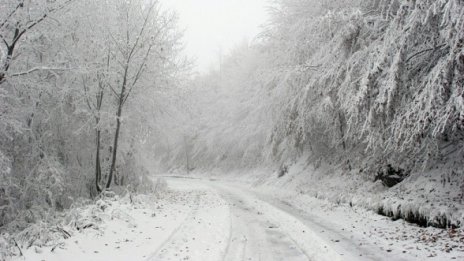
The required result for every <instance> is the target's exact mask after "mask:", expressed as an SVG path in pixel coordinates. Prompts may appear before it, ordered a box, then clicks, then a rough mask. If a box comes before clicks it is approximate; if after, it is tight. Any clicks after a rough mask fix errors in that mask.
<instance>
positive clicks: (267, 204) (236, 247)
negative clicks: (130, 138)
mask: <svg viewBox="0 0 464 261" xmlns="http://www.w3.org/2000/svg"><path fill="white" fill-rule="evenodd" d="M167 181H168V186H169V189H168V190H167V191H165V192H164V193H163V194H162V196H160V197H150V196H134V197H125V198H122V199H118V198H106V199H104V200H100V201H98V202H97V203H96V204H95V205H94V206H87V207H83V208H81V209H78V210H75V211H78V212H79V213H80V216H81V218H80V219H78V220H82V217H89V218H88V220H93V221H94V220H100V221H99V223H98V225H95V226H90V227H88V228H86V229H82V228H83V227H85V224H86V223H85V222H80V223H79V224H80V225H78V226H76V223H71V224H69V223H67V224H66V225H64V226H63V229H64V230H66V231H68V232H69V233H70V234H71V237H70V238H68V239H65V240H62V241H60V242H58V243H56V242H55V243H54V244H48V246H45V247H37V246H33V247H31V248H29V249H25V247H24V246H23V252H24V256H23V257H16V258H14V260H47V261H48V260H51V261H53V260H160V261H161V260H198V261H203V260H211V261H216V260H217V261H220V260H225V261H236V260H266V261H268V260H269V261H271V260H285V261H300V260H316V261H317V260H322V261H324V260H330V261H332V260H334V261H336V260H389V261H390V260H453V259H456V260H464V241H463V240H464V239H463V234H462V230H443V229H437V228H420V227H417V226H415V225H411V224H408V223H406V222H404V221H401V220H397V221H394V222H393V221H392V220H391V219H389V218H386V217H382V216H379V215H377V214H376V213H374V212H372V211H368V210H366V209H365V208H361V207H357V206H350V205H348V204H337V203H334V202H330V201H329V200H321V199H317V198H315V197H313V196H312V195H309V194H306V193H303V191H300V190H289V189H286V186H285V185H284V184H280V185H281V187H277V186H276V185H275V184H274V185H271V184H267V185H266V186H264V185H261V186H259V187H256V186H255V187H253V186H250V185H249V184H250V183H248V184H247V183H244V182H231V181H225V180H223V179H221V180H218V179H205V178H190V179H189V178H184V177H181V178H176V177H169V178H167ZM250 181H251V180H248V182H250ZM255 182H257V183H260V182H259V181H258V180H255ZM257 183H256V184H257ZM261 184H262V182H261ZM131 199H132V200H131ZM71 216H72V215H71ZM71 220H76V219H71ZM84 220H86V219H85V218H84ZM74 227H80V228H81V229H80V230H76V229H73V228H74Z"/></svg>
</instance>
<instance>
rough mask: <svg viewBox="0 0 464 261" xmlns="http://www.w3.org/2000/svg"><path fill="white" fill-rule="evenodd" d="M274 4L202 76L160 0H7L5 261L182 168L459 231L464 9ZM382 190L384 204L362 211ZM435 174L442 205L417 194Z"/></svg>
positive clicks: (1, 5)
mask: <svg viewBox="0 0 464 261" xmlns="http://www.w3.org/2000/svg"><path fill="white" fill-rule="evenodd" d="M244 8H246V7H244ZM267 11H268V13H269V17H270V18H269V21H268V22H267V23H266V24H265V25H263V26H262V31H261V32H260V34H259V36H258V37H256V39H253V40H252V41H244V42H243V43H242V44H240V45H239V46H236V47H235V48H234V49H233V50H231V51H230V52H229V53H228V54H227V55H226V56H225V57H224V59H222V61H221V64H220V66H219V68H218V69H217V70H211V71H209V72H207V73H202V74H199V73H196V72H195V71H194V70H193V68H194V67H193V64H194V63H195V61H194V60H193V59H191V58H190V57H188V56H187V55H185V53H184V51H183V50H184V46H185V43H184V40H183V29H182V28H181V27H180V26H179V24H178V19H179V17H178V14H176V12H174V11H172V10H168V9H166V8H164V7H163V5H162V4H160V3H159V2H158V1H157V0H112V1H93V0H53V1H51V0H34V1H31V0H2V1H1V2H0V250H2V249H3V250H2V251H1V252H4V253H5V254H2V253H0V260H3V258H5V260H7V255H13V256H14V255H15V254H14V253H16V252H17V251H18V249H19V251H20V252H21V255H22V252H23V251H24V249H25V248H26V247H24V246H22V247H20V246H18V244H19V245H21V243H20V242H19V239H18V238H22V239H24V238H28V237H30V234H31V233H33V232H31V231H34V229H31V227H35V230H37V227H39V228H38V229H39V230H40V229H44V227H47V226H49V225H50V224H55V222H56V220H57V218H58V217H59V216H60V215H62V214H63V213H67V212H68V211H70V210H72V209H74V208H76V207H82V206H84V205H86V204H93V203H92V202H95V201H97V200H99V199H101V198H102V197H105V194H108V193H110V191H111V193H115V194H117V195H120V196H121V197H123V195H125V194H128V195H130V196H131V199H130V200H131V202H132V200H133V199H132V195H136V194H146V193H154V192H156V190H157V189H158V188H159V187H160V186H164V184H162V183H164V181H160V180H156V179H154V178H153V176H157V175H169V174H172V175H174V174H175V175H180V176H184V175H187V176H189V175H190V176H192V175H193V176H195V177H197V176H199V177H202V173H216V174H217V173H220V174H218V176H219V177H222V178H225V179H236V180H247V178H249V179H253V178H256V180H257V181H256V180H254V181H253V182H258V183H266V181H269V182H271V181H272V180H277V182H278V180H279V179H280V180H282V179H285V178H287V179H288V180H289V181H288V182H289V183H291V182H293V184H295V185H298V186H301V184H303V183H304V184H309V185H307V186H309V187H307V191H310V192H311V193H309V192H308V193H309V194H315V195H316V197H317V198H323V199H325V200H332V201H336V202H338V203H340V201H342V203H346V204H349V205H350V206H351V205H358V206H359V207H363V208H366V209H370V210H373V211H374V212H377V213H379V214H381V215H384V216H389V217H392V218H394V219H395V220H396V219H405V220H407V221H410V222H412V223H416V224H419V225H420V226H429V225H430V226H434V227H438V228H444V229H446V228H453V229H454V228H459V227H460V226H461V225H462V222H464V204H463V200H464V176H463V175H464V173H463V170H462V166H463V164H464V48H463V47H464V2H463V1H462V0H337V1H332V0H323V1H321V0H273V1H271V2H270V4H269V7H268V10H267ZM205 41H207V39H205ZM308 169H312V170H313V172H314V173H316V172H317V173H319V174H314V175H315V176H314V175H313V174H311V175H313V176H311V175H309V176H308V175H305V174H304V173H303V172H305V171H308ZM328 172H330V174H327V173H328ZM238 173H239V174H238ZM247 173H251V174H247ZM253 173H254V174H253ZM256 173H258V174H256ZM326 174H327V175H326ZM206 176H208V177H209V174H208V175H206ZM311 177H313V178H314V177H317V179H312V178H311ZM293 180H296V181H293ZM345 181H346V182H345ZM379 182H380V185H379V186H382V188H381V189H379V191H380V192H379V193H385V194H381V195H382V197H383V199H379V200H377V201H375V200H374V201H375V202H374V201H371V200H370V199H369V202H367V200H365V201H363V197H365V196H366V195H365V194H363V193H373V194H375V193H377V191H376V190H375V189H372V188H371V187H370V186H371V185H372V184H379ZM419 182H422V183H420V184H425V185H424V186H426V187H427V188H429V187H441V186H443V191H441V192H440V193H442V194H439V195H438V194H431V196H430V198H427V202H425V201H424V202H425V203H424V204H425V205H427V206H430V207H429V208H428V209H427V210H424V209H423V208H421V205H422V206H423V204H422V203H420V202H422V201H414V202H415V203H414V204H412V203H411V204H410V205H407V206H406V203H404V202H403V201H402V200H404V201H407V200H408V198H406V199H405V198H404V197H403V194H401V193H403V192H404V191H408V196H406V197H411V198H420V197H423V196H422V195H423V194H424V195H426V194H427V193H429V192H428V191H422V192H417V191H415V190H413V189H412V188H413V187H416V186H418V184H419ZM312 184H313V185H312ZM398 184H400V185H398ZM332 185H333V186H332ZM327 186H330V187H327ZM399 186H402V187H399ZM367 187H369V189H368V190H369V192H366V188H367ZM344 189H345V190H346V191H347V192H346V193H347V194H346V193H345V192H343V193H345V194H343V195H342V196H340V195H338V194H337V196H333V195H334V193H335V192H337V191H345V190H344ZM289 190H290V188H289ZM372 190H374V192H372ZM438 190H440V189H438ZM430 191H431V190H430ZM337 193H338V192H337ZM409 193H412V194H411V195H409ZM420 193H422V194H420ZM434 193H437V192H434ZM445 194H446V195H445ZM347 195H348V196H347ZM369 195H370V194H369ZM134 197H135V196H134ZM366 197H367V196H366ZM385 197H387V199H385ZM391 198H400V199H399V201H395V202H396V203H391V202H390V201H388V200H390V199H391ZM386 200H387V201H386ZM429 200H430V201H431V202H429ZM434 200H435V201H434ZM398 202H400V203H398ZM401 202H403V203H401ZM417 202H419V203H417ZM442 203H443V205H442ZM434 204H435V206H434ZM437 204H438V205H440V208H439V210H437V209H436V208H435V207H436V205H437ZM24 231H26V232H27V233H29V234H27V233H26V234H24ZM18 233H19V234H18ZM41 233H42V232H41ZM66 233H67V232H66ZM15 235H21V236H19V237H15ZM17 241H18V242H19V243H18V242H17ZM43 243H44V244H45V241H44V242H43ZM31 245H32V243H31ZM458 246H459V247H463V243H462V242H460V243H459V244H458ZM6 249H8V251H7V250H6ZM21 249H22V251H21ZM16 254H17V253H16ZM31 260H32V259H31ZM47 260H48V259H47ZM143 260H144V259H143ZM153 260H164V259H162V258H160V259H153ZM166 260H167V259H166ZM199 260H201V259H199ZM205 260H206V259H205ZM211 260H214V259H211ZM218 260H219V259H218ZM282 260H285V259H282ZM320 260H324V259H320ZM328 260H330V259H328ZM443 260H445V259H443Z"/></svg>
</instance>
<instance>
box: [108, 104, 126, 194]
mask: <svg viewBox="0 0 464 261" xmlns="http://www.w3.org/2000/svg"><path fill="white" fill-rule="evenodd" d="M122 105H123V104H122V99H120V103H119V107H118V113H117V114H116V116H117V119H116V133H115V135H114V141H113V156H112V159H111V168H110V175H109V176H108V182H107V183H106V188H107V189H109V188H110V187H111V182H112V181H113V175H114V171H115V168H116V157H117V154H118V142H119V132H120V131H121V115H122Z"/></svg>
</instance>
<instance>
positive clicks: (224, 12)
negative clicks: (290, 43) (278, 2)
mask: <svg viewBox="0 0 464 261" xmlns="http://www.w3.org/2000/svg"><path fill="white" fill-rule="evenodd" d="M267 2H268V0H161V3H162V5H163V6H164V7H167V8H172V9H174V10H176V11H177V12H178V14H179V16H180V26H181V27H182V28H184V29H185V30H186V32H185V42H186V49H187V50H186V51H187V54H188V55H189V56H191V57H194V58H196V60H197V70H198V71H199V72H207V71H208V70H210V69H212V68H217V66H218V64H219V54H220V53H221V50H222V53H223V54H227V53H228V51H229V50H230V49H231V48H232V47H234V46H235V45H237V44H239V43H241V42H243V41H244V40H247V41H251V40H253V38H254V37H255V36H256V35H257V34H258V33H259V31H260V26H261V25H262V24H263V23H264V22H265V21H266V19H267V15H266V5H267V4H266V3H267Z"/></svg>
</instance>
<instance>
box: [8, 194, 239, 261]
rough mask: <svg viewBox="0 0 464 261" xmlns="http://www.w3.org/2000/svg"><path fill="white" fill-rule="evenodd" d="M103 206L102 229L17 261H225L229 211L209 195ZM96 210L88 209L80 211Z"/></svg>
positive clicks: (91, 229) (100, 213) (80, 233)
mask: <svg viewBox="0 0 464 261" xmlns="http://www.w3.org/2000/svg"><path fill="white" fill-rule="evenodd" d="M135 199H136V200H137V201H138V202H136V203H131V202H130V200H129V198H125V199H117V198H115V199H114V200H104V201H99V202H97V204H96V205H97V207H98V209H99V211H98V213H94V212H93V211H92V214H94V215H97V216H98V219H101V223H100V224H99V225H98V226H92V227H89V228H87V229H84V230H81V231H76V230H74V231H73V229H72V228H71V227H70V226H65V227H64V229H65V230H67V231H72V236H71V237H70V238H68V239H66V240H63V241H61V242H59V243H53V244H52V245H49V246H46V247H43V248H39V247H31V248H29V249H27V250H23V252H24V256H22V257H16V258H14V259H13V260H47V261H54V260H56V261H60V260H61V261H62V260H70V261H71V260H95V261H98V260H102V261H103V260H112V261H118V260H121V261H123V260H212V261H213V260H220V258H221V256H222V252H223V249H225V247H226V241H225V240H224V239H227V238H228V235H229V224H230V221H229V216H230V215H229V212H228V207H227V205H226V203H225V201H223V200H222V199H221V198H220V197H218V196H217V195H216V194H214V193H213V192H211V191H209V190H205V189H201V187H199V188H191V187H190V188H188V189H187V188H181V187H178V188H176V190H169V191H167V192H165V194H164V195H163V196H162V197H161V198H154V197H137V198H135ZM89 209H93V206H88V207H86V208H83V209H81V210H79V211H83V212H86V211H88V210H89Z"/></svg>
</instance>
